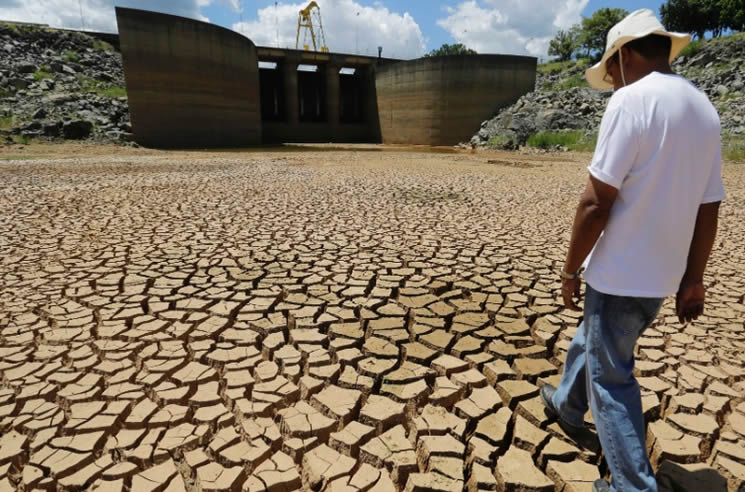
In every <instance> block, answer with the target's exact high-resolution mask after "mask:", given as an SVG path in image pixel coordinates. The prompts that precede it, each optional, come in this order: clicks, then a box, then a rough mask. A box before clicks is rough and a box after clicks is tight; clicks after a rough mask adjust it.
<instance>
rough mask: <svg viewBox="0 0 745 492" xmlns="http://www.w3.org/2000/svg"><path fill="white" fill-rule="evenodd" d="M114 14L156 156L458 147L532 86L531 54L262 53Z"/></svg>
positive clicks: (139, 134) (237, 39)
mask: <svg viewBox="0 0 745 492" xmlns="http://www.w3.org/2000/svg"><path fill="white" fill-rule="evenodd" d="M116 15H117V22H118V24H119V38H120V39H119V43H120V47H121V52H122V58H123V61H124V73H125V79H126V85H127V95H128V98H129V107H130V116H131V120H132V131H133V133H134V139H135V141H136V142H138V143H139V144H141V145H144V146H148V147H158V148H199V147H240V146H249V145H258V144H276V143H305V142H315V143H319V142H339V143H381V142H382V143H393V144H415V145H454V144H457V143H459V142H463V141H468V140H470V138H471V136H472V135H473V134H474V133H475V132H476V131H478V129H479V126H480V124H481V122H482V121H483V120H485V119H488V118H489V117H491V116H492V115H493V114H494V112H495V111H496V110H497V109H499V108H500V107H502V106H506V105H508V104H510V103H512V102H514V101H515V100H516V99H518V98H519V97H520V96H521V95H523V94H526V93H527V92H530V91H532V90H533V89H534V87H535V79H536V62H537V60H536V59H535V58H532V57H523V56H504V55H462V56H444V57H428V58H420V59H417V60H411V61H400V60H394V59H387V58H375V57H367V56H359V55H351V54H343V53H318V52H309V51H299V50H289V49H279V48H270V47H257V46H254V44H253V43H252V42H251V41H250V40H249V39H248V38H246V37H244V36H243V35H241V34H239V33H236V32H234V31H231V30H229V29H224V28H222V27H218V26H215V25H212V24H208V23H205V22H200V21H196V20H192V19H187V18H183V17H178V16H173V15H167V14H160V13H155V12H149V11H144V10H136V9H129V8H121V7H117V9H116Z"/></svg>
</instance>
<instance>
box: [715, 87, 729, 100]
mask: <svg viewBox="0 0 745 492" xmlns="http://www.w3.org/2000/svg"><path fill="white" fill-rule="evenodd" d="M717 94H719V97H723V96H726V95H727V94H729V89H727V87H726V86H724V85H718V86H717Z"/></svg>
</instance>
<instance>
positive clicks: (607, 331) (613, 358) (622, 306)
mask: <svg viewBox="0 0 745 492" xmlns="http://www.w3.org/2000/svg"><path fill="white" fill-rule="evenodd" d="M662 301H663V299H658V298H649V297H621V296H613V295H608V294H603V293H601V292H598V291H596V290H594V289H593V288H592V287H590V285H589V284H588V285H587V292H586V295H585V317H584V321H583V322H582V324H580V326H579V328H578V330H577V334H576V335H575V336H574V339H573V340H572V343H571V344H570V345H569V351H568V352H567V358H566V362H565V363H564V370H563V373H562V375H561V383H560V384H559V388H558V389H557V391H556V393H555V394H554V397H553V403H554V406H555V407H556V409H557V410H558V411H559V414H560V415H561V417H562V418H563V419H564V420H565V421H567V422H569V423H570V424H572V425H576V426H582V425H583V423H584V415H585V413H586V412H587V409H588V401H589V406H590V407H591V408H592V416H593V419H594V420H595V426H596V428H597V431H598V437H599V438H600V444H601V446H602V447H603V453H604V454H605V460H606V461H607V463H608V467H609V468H610V472H611V474H612V480H613V483H612V484H611V490H612V491H615V492H633V491H640V492H641V491H644V492H657V482H656V480H655V477H654V472H653V471H652V465H651V464H650V462H649V457H648V456H647V447H646V444H645V432H644V413H643V412H642V402H641V393H640V392H639V384H638V383H637V382H636V378H635V377H634V375H633V370H634V345H636V341H637V339H638V338H639V335H641V333H642V332H643V331H644V330H645V329H646V328H647V327H648V326H649V325H650V324H651V323H652V321H654V319H655V318H656V317H657V313H658V312H659V310H660V307H662Z"/></svg>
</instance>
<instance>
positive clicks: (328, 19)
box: [233, 0, 426, 58]
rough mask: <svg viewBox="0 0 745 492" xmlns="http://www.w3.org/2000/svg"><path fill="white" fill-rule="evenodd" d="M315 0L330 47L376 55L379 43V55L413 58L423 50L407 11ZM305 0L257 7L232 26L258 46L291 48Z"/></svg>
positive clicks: (347, 1)
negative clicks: (248, 17) (250, 15)
mask: <svg viewBox="0 0 745 492" xmlns="http://www.w3.org/2000/svg"><path fill="white" fill-rule="evenodd" d="M317 1H318V4H319V6H320V10H321V18H322V21H323V29H324V32H325V34H326V44H327V45H328V47H329V50H330V51H333V52H340V53H359V54H364V55H371V56H377V52H378V46H382V47H383V56H386V57H391V58H416V57H418V56H421V55H422V54H424V52H425V49H426V40H425V38H424V36H423V35H422V31H421V29H420V28H419V25H418V24H417V23H416V21H415V20H414V18H413V17H412V16H411V15H410V14H409V13H408V12H404V13H398V12H392V11H390V10H388V9H387V8H386V7H384V6H383V5H382V4H380V3H377V2H376V4H375V5H374V6H372V7H365V6H362V5H360V4H359V3H357V2H356V1H354V0H317ZM307 3H308V2H306V1H303V2H301V3H282V2H279V3H278V4H277V5H276V7H275V6H274V5H270V6H268V7H265V8H262V9H259V10H258V12H257V19H256V20H253V21H249V22H243V23H236V24H234V25H233V29H234V30H236V31H238V32H240V33H242V34H243V35H244V36H246V37H248V38H250V39H251V40H252V41H253V42H254V43H255V44H257V45H259V46H279V47H281V48H295V39H296V33H297V20H298V12H299V11H300V9H301V8H304V7H305V6H306V5H307ZM309 44H310V43H309ZM300 45H301V48H302V45H303V39H302V36H301V39H300Z"/></svg>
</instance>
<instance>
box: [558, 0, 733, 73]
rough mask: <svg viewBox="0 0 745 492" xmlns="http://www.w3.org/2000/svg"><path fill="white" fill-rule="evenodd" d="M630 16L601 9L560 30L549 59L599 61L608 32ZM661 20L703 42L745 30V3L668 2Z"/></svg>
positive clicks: (720, 0) (721, 0) (726, 0)
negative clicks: (588, 59)
mask: <svg viewBox="0 0 745 492" xmlns="http://www.w3.org/2000/svg"><path fill="white" fill-rule="evenodd" d="M627 15H628V12H627V11H626V10H624V9H611V8H602V9H598V10H597V11H595V13H593V14H592V15H591V16H590V17H584V18H583V19H582V22H581V23H579V24H575V25H574V26H572V27H571V28H570V29H569V30H566V31H564V30H560V31H559V32H558V33H557V34H556V36H555V37H554V38H553V39H552V40H551V42H550V43H549V47H548V54H549V56H553V57H556V58H557V59H558V60H560V61H565V60H570V59H572V58H573V57H589V58H592V59H594V60H597V59H599V58H600V57H601V56H602V54H603V52H604V51H605V42H606V37H607V35H608V31H609V30H610V28H611V27H613V26H614V25H615V24H617V23H618V22H620V21H621V20H622V19H623V18H624V17H626V16H627ZM660 20H661V21H662V24H663V25H664V26H665V28H666V29H667V30H669V31H677V32H687V33H691V34H693V35H694V36H696V37H698V38H699V39H702V38H703V37H704V36H705V35H706V33H711V35H713V36H715V37H716V36H721V35H722V34H723V33H725V32H728V31H743V30H745V0H667V1H666V2H665V3H663V4H662V5H661V6H660Z"/></svg>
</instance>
